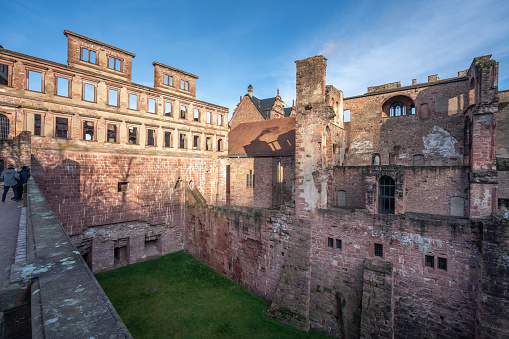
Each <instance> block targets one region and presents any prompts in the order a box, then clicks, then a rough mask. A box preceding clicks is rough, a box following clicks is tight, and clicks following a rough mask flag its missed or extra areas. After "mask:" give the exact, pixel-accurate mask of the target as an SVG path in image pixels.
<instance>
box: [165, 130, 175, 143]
mask: <svg viewBox="0 0 509 339" xmlns="http://www.w3.org/2000/svg"><path fill="white" fill-rule="evenodd" d="M164 147H173V145H172V142H171V132H168V131H165V132H164Z"/></svg>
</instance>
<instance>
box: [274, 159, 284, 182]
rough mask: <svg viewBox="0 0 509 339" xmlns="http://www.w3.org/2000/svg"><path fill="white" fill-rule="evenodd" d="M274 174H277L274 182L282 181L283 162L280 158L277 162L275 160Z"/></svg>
mask: <svg viewBox="0 0 509 339" xmlns="http://www.w3.org/2000/svg"><path fill="white" fill-rule="evenodd" d="M276 175H277V177H276V182H277V183H282V182H283V181H284V167H283V164H282V163H281V160H278V162H277V172H276Z"/></svg>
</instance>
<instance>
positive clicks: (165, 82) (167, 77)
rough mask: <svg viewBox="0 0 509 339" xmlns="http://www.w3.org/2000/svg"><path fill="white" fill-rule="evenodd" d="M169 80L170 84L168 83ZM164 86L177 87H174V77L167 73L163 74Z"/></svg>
mask: <svg viewBox="0 0 509 339" xmlns="http://www.w3.org/2000/svg"><path fill="white" fill-rule="evenodd" d="M166 80H168V82H167V81H166ZM163 85H166V86H169V87H175V86H174V85H173V75H169V74H167V73H164V74H163Z"/></svg>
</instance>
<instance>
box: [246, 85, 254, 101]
mask: <svg viewBox="0 0 509 339" xmlns="http://www.w3.org/2000/svg"><path fill="white" fill-rule="evenodd" d="M247 94H248V95H249V96H250V97H251V98H252V97H253V86H251V85H249V86H248V87H247Z"/></svg>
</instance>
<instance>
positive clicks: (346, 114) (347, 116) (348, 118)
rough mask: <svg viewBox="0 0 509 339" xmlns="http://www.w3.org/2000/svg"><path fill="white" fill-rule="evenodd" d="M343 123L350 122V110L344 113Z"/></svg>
mask: <svg viewBox="0 0 509 339" xmlns="http://www.w3.org/2000/svg"><path fill="white" fill-rule="evenodd" d="M343 114H344V115H343V121H344V122H349V121H350V110H349V109H345V111H344V112H343Z"/></svg>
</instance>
